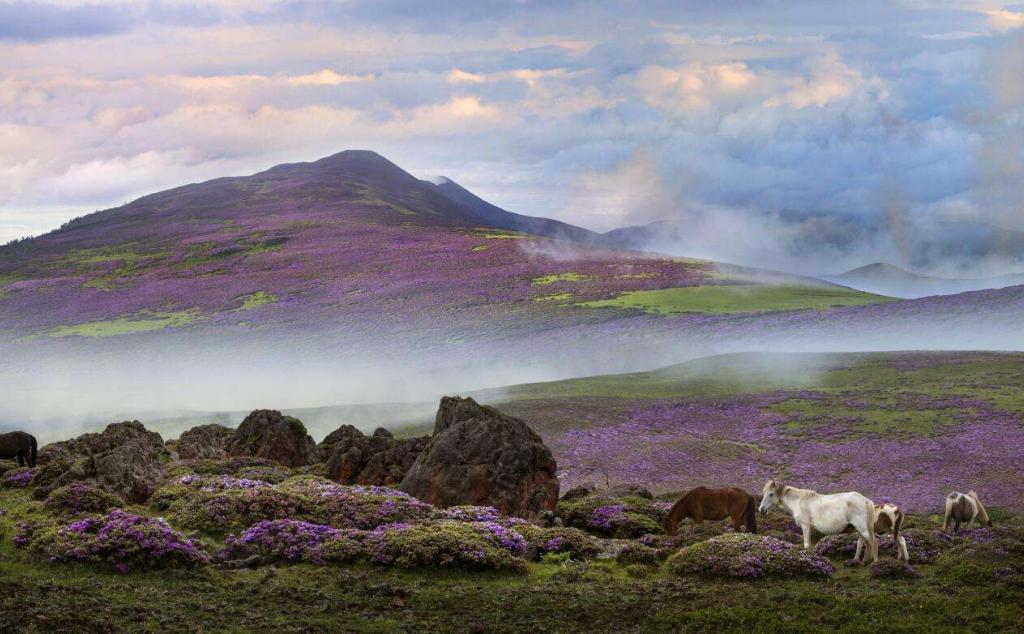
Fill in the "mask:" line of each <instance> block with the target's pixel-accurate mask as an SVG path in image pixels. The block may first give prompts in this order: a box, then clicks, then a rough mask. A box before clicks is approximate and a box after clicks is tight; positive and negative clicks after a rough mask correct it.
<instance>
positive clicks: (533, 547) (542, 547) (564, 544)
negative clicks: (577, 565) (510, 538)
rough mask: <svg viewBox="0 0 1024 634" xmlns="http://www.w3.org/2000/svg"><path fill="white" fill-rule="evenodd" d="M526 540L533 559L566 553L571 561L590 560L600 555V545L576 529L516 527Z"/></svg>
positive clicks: (533, 526)
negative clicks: (548, 554)
mask: <svg viewBox="0 0 1024 634" xmlns="http://www.w3.org/2000/svg"><path fill="white" fill-rule="evenodd" d="M516 532H518V533H520V534H521V535H522V536H523V537H525V538H526V541H527V543H528V544H529V551H532V554H533V555H534V556H535V557H540V556H542V555H545V554H547V553H566V554H568V556H569V557H571V558H572V559H577V560H582V559H591V558H593V557H596V556H597V555H598V554H600V553H601V544H600V543H599V542H598V540H597V539H595V538H594V537H593V536H591V535H589V534H587V533H586V532H584V531H581V530H580V529H578V528H571V527H564V526H556V527H553V528H542V527H540V526H536V525H534V524H526V525H522V526H517V527H516Z"/></svg>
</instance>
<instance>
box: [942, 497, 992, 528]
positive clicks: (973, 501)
mask: <svg viewBox="0 0 1024 634" xmlns="http://www.w3.org/2000/svg"><path fill="white" fill-rule="evenodd" d="M974 520H978V524H981V525H982V526H992V518H990V517H989V516H988V512H987V511H985V507H984V506H982V505H981V500H980V499H978V494H977V493H975V492H974V491H968V492H967V494H966V495H964V494H963V493H960V492H958V491H954V492H952V493H950V494H949V495H947V496H946V517H945V520H944V521H943V523H942V530H944V531H948V530H949V524H950V522H952V524H953V532H954V533H959V532H960V524H970V523H971V522H973V521H974Z"/></svg>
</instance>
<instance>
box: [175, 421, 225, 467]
mask: <svg viewBox="0 0 1024 634" xmlns="http://www.w3.org/2000/svg"><path fill="white" fill-rule="evenodd" d="M234 435H235V430H234V429H231V428H230V427H225V426H224V425H216V424H211V425H200V426H198V427H193V428H192V429H190V430H188V431H186V432H183V433H182V434H181V438H179V439H178V442H177V445H176V447H175V449H176V451H177V452H178V457H179V458H181V459H182V460H195V459H197V458H223V457H224V456H226V455H227V446H228V442H229V441H230V440H231V439H232V438H233V437H234Z"/></svg>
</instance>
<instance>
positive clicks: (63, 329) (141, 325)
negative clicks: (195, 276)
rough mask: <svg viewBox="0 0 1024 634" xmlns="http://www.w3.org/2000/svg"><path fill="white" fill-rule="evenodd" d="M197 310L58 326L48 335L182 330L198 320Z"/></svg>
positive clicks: (103, 334)
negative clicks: (166, 329) (167, 329)
mask: <svg viewBox="0 0 1024 634" xmlns="http://www.w3.org/2000/svg"><path fill="white" fill-rule="evenodd" d="M198 316H199V315H198V312H197V311H195V310H181V311H176V312H160V311H141V312H139V313H138V314H135V315H131V316H126V317H118V318H117V319H109V320H106V321H87V322H83V323H80V324H72V325H66V326H57V327H55V328H52V329H51V330H49V331H48V332H47V333H46V334H47V335H48V336H50V337H54V338H59V337H115V336H117V335H128V334H133V333H138V332H150V331H153V330H163V329H164V328H180V327H182V326H187V325H189V324H191V323H193V322H194V321H196V319H197V318H198Z"/></svg>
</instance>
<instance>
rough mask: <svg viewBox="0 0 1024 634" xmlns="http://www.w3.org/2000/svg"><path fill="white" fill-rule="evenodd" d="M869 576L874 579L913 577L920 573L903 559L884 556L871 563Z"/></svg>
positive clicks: (918, 575)
mask: <svg viewBox="0 0 1024 634" xmlns="http://www.w3.org/2000/svg"><path fill="white" fill-rule="evenodd" d="M871 576H872V577H874V578H875V579H915V578H917V577H920V576H921V573H919V572H918V571H917V569H916V568H914V567H913V566H911V565H910V564H908V563H907V562H905V561H900V560H898V559H889V558H885V559H879V560H878V561H876V562H874V563H873V564H871Z"/></svg>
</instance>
